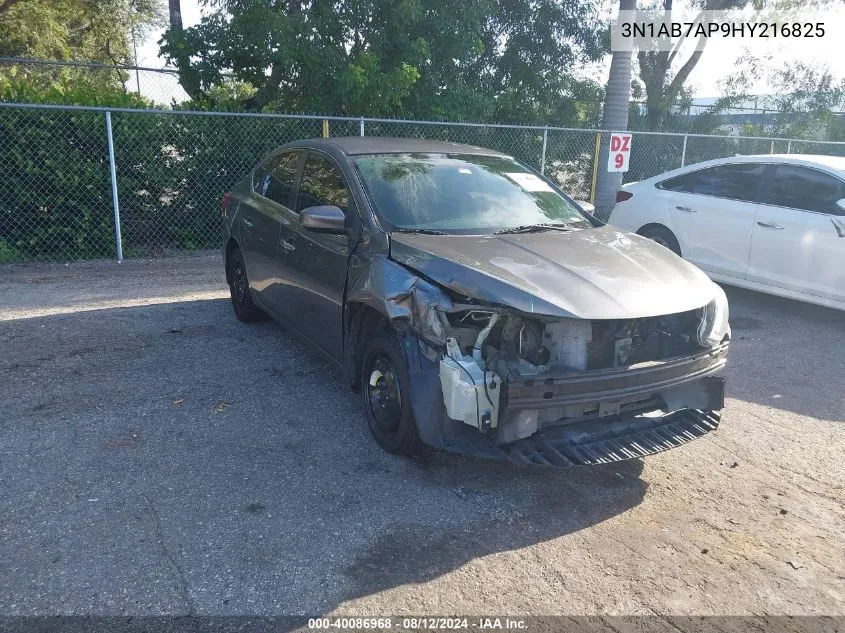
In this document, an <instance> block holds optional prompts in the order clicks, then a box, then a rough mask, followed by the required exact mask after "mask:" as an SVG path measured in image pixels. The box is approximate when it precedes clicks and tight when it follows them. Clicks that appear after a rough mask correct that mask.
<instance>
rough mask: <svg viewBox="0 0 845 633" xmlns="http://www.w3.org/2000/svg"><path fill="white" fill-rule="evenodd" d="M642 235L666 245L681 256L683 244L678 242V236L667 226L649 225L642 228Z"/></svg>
mask: <svg viewBox="0 0 845 633" xmlns="http://www.w3.org/2000/svg"><path fill="white" fill-rule="evenodd" d="M640 235H642V236H643V237H647V238H648V239H650V240H651V241H652V242H657V243H658V244H660V245H661V246H665V247H666V248H668V249H669V250H670V251H672V252H673V253H675V255H678V256H681V245H680V244H678V238H676V237H675V234H674V233H672V231H670V230H669V229H667V228H666V227H665V226H649V227H646V228H644V229H640Z"/></svg>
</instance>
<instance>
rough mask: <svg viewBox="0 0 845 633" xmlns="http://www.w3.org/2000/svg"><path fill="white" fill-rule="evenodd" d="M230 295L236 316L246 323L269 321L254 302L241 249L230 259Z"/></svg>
mask: <svg viewBox="0 0 845 633" xmlns="http://www.w3.org/2000/svg"><path fill="white" fill-rule="evenodd" d="M229 294H230V295H231V296H232V308H234V310H235V316H236V317H238V320H239V321H243V322H244V323H256V322H258V321H264V320H266V319H267V315H265V314H264V312H262V311H261V308H259V307H258V306H257V305H255V304H254V303H253V302H252V291H250V289H249V278H247V276H246V266H244V258H243V255H241V251H240V250H239V249H235V251H234V252H233V253H232V254H231V256H230V257H229Z"/></svg>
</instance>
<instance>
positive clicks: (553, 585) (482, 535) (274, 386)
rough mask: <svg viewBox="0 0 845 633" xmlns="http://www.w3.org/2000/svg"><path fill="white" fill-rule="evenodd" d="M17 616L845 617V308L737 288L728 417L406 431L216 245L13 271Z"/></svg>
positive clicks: (5, 485)
mask: <svg viewBox="0 0 845 633" xmlns="http://www.w3.org/2000/svg"><path fill="white" fill-rule="evenodd" d="M0 272H2V273H3V274H2V275H0V350H2V354H0V491H2V494H0V615H38V614H64V615H68V614H75V615H139V616H140V615H160V614H166V615H183V614H195V615H215V616H216V615H244V614H246V615H280V614H285V615H291V614H311V615H313V614H318V613H328V612H334V613H345V614H366V615H374V614H385V615H387V614H392V615H397V614H403V613H415V614H470V615H471V614H486V613H491V612H494V613H510V614H535V615H536V614H544V615H549V614H571V615H574V614H651V613H660V614H734V615H736V614H770V615H772V614H793V615H797V614H827V615H834V614H838V615H845V494H843V484H845V466H843V455H845V421H843V420H844V419H845V395H843V394H845V390H843V384H845V314H843V313H841V312H836V311H833V310H828V309H824V308H817V307H813V306H809V305H804V304H799V303H796V302H792V301H787V300H782V299H776V298H772V297H766V296H763V295H760V294H756V293H751V292H745V291H740V290H735V289H729V298H730V300H731V310H732V324H733V329H734V342H733V347H732V352H731V357H730V360H729V364H728V367H727V369H726V371H725V376H726V377H727V380H728V405H727V408H726V410H725V412H724V416H723V421H722V425H721V427H720V429H719V430H718V431H717V432H716V433H713V434H710V435H708V436H706V437H704V438H702V439H700V440H697V441H695V442H691V443H690V444H687V445H685V446H683V447H681V448H679V449H675V450H672V451H669V452H666V453H662V454H660V455H655V456H652V457H649V458H647V459H645V460H642V461H639V460H635V461H629V462H623V463H620V464H616V465H611V466H608V467H586V468H579V469H572V470H567V471H553V470H542V469H519V468H516V467H513V466H510V465H508V464H504V463H498V462H486V461H483V460H479V459H475V458H470V457H465V456H459V455H450V454H445V453H436V454H435V455H434V456H433V457H431V458H430V459H428V460H427V461H424V462H418V461H412V460H409V459H404V458H400V457H395V456H391V455H388V454H386V453H384V452H382V451H381V450H380V449H379V448H378V447H377V445H376V444H375V442H374V441H373V440H372V439H371V437H370V435H369V432H368V430H367V428H366V422H365V419H364V415H363V408H362V402H361V400H360V396H357V395H356V394H353V393H351V392H350V391H349V390H348V389H347V388H346V386H345V385H344V383H343V380H342V378H341V376H340V373H339V372H338V371H337V370H336V369H334V367H333V366H332V365H330V364H329V363H328V362H327V361H325V360H324V359H323V358H322V357H321V356H320V355H319V354H317V353H316V352H314V351H312V350H311V349H310V348H309V347H306V346H304V345H302V344H301V343H299V342H298V341H296V340H295V339H294V338H293V337H292V336H291V335H289V334H288V333H287V332H286V331H285V330H284V329H283V328H282V327H281V326H279V325H276V324H273V323H264V324H259V325H253V326H248V325H243V324H241V323H239V322H238V321H236V320H235V317H234V315H233V313H232V310H231V306H230V304H229V302H228V298H227V293H226V288H225V285H224V280H223V272H222V264H221V262H220V258H219V256H217V255H205V256H200V257H192V258H175V259H167V260H157V261H144V260H138V261H127V262H125V263H123V264H121V265H118V264H117V263H113V262H98V263H80V264H71V265H25V266H5V267H3V268H2V270H0Z"/></svg>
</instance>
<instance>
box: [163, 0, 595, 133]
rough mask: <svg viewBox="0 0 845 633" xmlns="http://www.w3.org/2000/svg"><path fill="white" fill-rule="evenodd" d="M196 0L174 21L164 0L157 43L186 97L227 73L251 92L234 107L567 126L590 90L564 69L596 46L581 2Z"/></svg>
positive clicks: (176, 10) (173, 3) (205, 93)
mask: <svg viewBox="0 0 845 633" xmlns="http://www.w3.org/2000/svg"><path fill="white" fill-rule="evenodd" d="M203 4H204V6H205V8H206V14H205V16H204V18H203V19H202V21H201V23H200V24H198V25H196V26H194V27H190V28H184V27H183V25H182V22H181V11H180V3H179V0H169V8H170V28H169V29H168V31H167V32H166V34H165V37H164V39H163V41H162V51H163V53H164V54H165V55H166V56H167V58H168V59H169V60H170V61H171V62H172V63H174V64H175V65H176V66H177V68H178V69H179V71H180V81H181V84H182V86H183V88H184V89H185V90H186V92H187V93H188V94H189V95H190V97H191V98H192V99H193V100H194V101H196V102H202V101H204V100H205V101H207V100H209V99H210V95H211V93H212V91H213V88H214V87H215V86H218V85H220V84H221V83H223V82H225V81H226V79H225V78H226V75H227V74H228V73H231V74H233V75H234V77H235V78H236V79H237V80H239V81H241V82H245V83H247V84H250V85H251V86H252V87H253V89H254V92H253V94H251V95H250V96H249V97H248V98H246V99H244V100H243V102H242V104H241V105H242V106H245V107H247V108H250V109H256V110H262V109H274V110H283V111H288V112H296V111H299V112H303V111H307V112H324V113H331V114H368V115H387V116H400V115H401V116H414V117H427V118H431V117H443V118H446V117H448V118H452V119H455V118H457V119H470V118H471V119H476V120H491V119H497V120H513V119H516V118H520V119H522V120H525V119H526V118H532V117H540V118H542V119H544V120H560V119H559V117H569V118H568V119H567V120H570V121H571V120H572V119H573V118H574V117H577V116H581V115H583V114H584V112H585V110H587V109H588V108H584V107H582V106H580V105H579V103H578V99H579V98H580V99H581V100H583V101H584V102H587V101H589V100H591V99H592V100H595V97H596V95H597V94H600V90H599V88H598V86H597V85H596V84H595V82H592V81H589V80H577V79H576V78H575V77H573V74H572V73H571V72H570V70H569V69H570V68H572V67H573V66H574V65H576V64H578V63H579V62H584V61H591V60H597V59H598V58H599V57H600V56H601V55H602V54H603V52H604V51H605V50H606V38H605V37H604V33H605V29H604V26H603V25H602V24H601V23H600V22H599V19H598V14H597V12H596V11H595V10H594V8H593V6H592V3H591V2H590V1H589V0H467V1H466V2H463V3H452V2H442V0H333V1H329V0H312V1H310V2H306V1H303V0H271V1H266V0H219V1H216V0H214V1H213V0H203ZM566 100H569V101H570V102H572V101H573V100H574V102H573V103H570V104H567V105H564V102H565V101H566ZM550 118H551V119H550Z"/></svg>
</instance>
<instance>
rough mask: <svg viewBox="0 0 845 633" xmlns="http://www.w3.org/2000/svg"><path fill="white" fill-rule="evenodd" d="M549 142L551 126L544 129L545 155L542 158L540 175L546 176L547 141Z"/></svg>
mask: <svg viewBox="0 0 845 633" xmlns="http://www.w3.org/2000/svg"><path fill="white" fill-rule="evenodd" d="M548 140H549V126H548V125H547V126H545V127H544V128H543V155H542V156H541V157H540V173H541V174H543V175H545V174H546V141H548Z"/></svg>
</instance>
